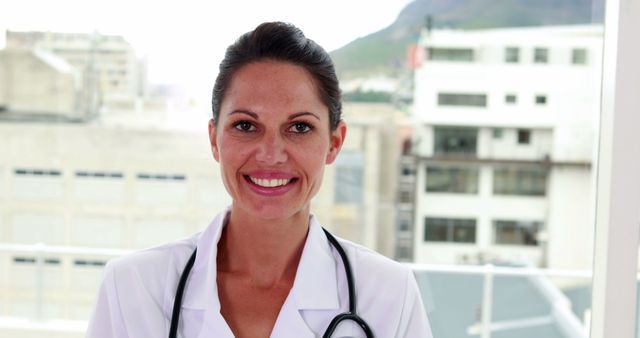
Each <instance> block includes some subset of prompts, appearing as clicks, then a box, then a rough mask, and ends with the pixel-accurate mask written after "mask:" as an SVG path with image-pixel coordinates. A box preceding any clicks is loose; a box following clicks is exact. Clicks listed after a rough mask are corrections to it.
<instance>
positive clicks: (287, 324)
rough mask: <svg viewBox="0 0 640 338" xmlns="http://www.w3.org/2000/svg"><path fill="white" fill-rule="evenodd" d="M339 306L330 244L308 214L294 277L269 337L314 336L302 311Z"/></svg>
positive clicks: (318, 225) (329, 308)
mask: <svg viewBox="0 0 640 338" xmlns="http://www.w3.org/2000/svg"><path fill="white" fill-rule="evenodd" d="M339 306H340V303H339V299H338V291H337V280H336V263H335V260H334V257H333V254H332V252H331V247H330V244H329V242H328V241H327V238H326V236H325V235H324V232H323V231H322V227H321V226H320V224H318V222H317V221H316V220H315V218H314V217H311V219H310V221H309V233H308V235H307V240H306V243H305V246H304V249H303V251H302V256H301V257H300V263H299V264H298V270H297V272H296V278H295V281H294V283H293V287H292V288H291V291H290V292H289V296H288V297H287V299H286V301H285V303H284V304H283V306H282V309H281V310H280V314H279V315H278V319H277V320H276V324H275V326H274V328H273V331H272V333H271V338H288V337H300V338H314V337H316V333H314V331H313V330H312V329H311V328H310V327H309V323H307V322H306V320H305V318H304V315H305V313H306V312H307V311H327V310H336V309H338V308H339ZM327 312H331V311H327Z"/></svg>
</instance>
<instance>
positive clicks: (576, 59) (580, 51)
mask: <svg viewBox="0 0 640 338" xmlns="http://www.w3.org/2000/svg"><path fill="white" fill-rule="evenodd" d="M571 63H573V64H574V65H586V64H587V50H586V49H584V48H574V49H573V50H572V51H571Z"/></svg>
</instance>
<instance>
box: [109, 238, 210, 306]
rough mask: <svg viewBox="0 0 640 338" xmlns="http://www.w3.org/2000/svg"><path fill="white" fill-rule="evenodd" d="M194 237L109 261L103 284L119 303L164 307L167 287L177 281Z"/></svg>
mask: <svg viewBox="0 0 640 338" xmlns="http://www.w3.org/2000/svg"><path fill="white" fill-rule="evenodd" d="M197 236H198V234H196V235H193V236H191V237H189V238H185V239H181V240H178V241H174V242H170V243H167V244H163V245H159V246H156V247H152V248H148V249H145V250H141V251H136V252H133V253H130V254H127V255H124V256H122V257H119V258H115V259H112V260H110V261H109V262H108V263H107V266H106V267H105V272H104V282H103V283H104V284H105V286H106V287H111V288H113V289H114V290H112V294H113V295H114V296H116V297H117V298H118V299H119V300H120V301H121V302H127V303H128V302H148V301H151V302H154V303H156V304H163V299H164V293H165V289H166V286H167V285H172V284H170V283H173V281H174V280H176V279H177V278H179V277H178V276H179V274H180V271H182V268H183V267H184V265H185V264H186V261H187V259H188V258H189V255H190V253H191V252H192V251H193V249H194V248H195V242H196V240H197Z"/></svg>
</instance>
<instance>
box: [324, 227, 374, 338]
mask: <svg viewBox="0 0 640 338" xmlns="http://www.w3.org/2000/svg"><path fill="white" fill-rule="evenodd" d="M322 230H323V231H324V234H325V235H326V236H327V238H328V239H329V242H331V245H333V247H334V248H336V251H338V254H339V255H340V258H341V259H342V264H344V272H345V275H346V276H347V287H348V289H349V312H345V313H342V314H339V315H337V316H335V318H333V320H331V323H329V326H328V327H327V330H326V331H325V333H324V335H322V338H329V337H331V335H332V334H333V331H335V329H336V328H337V327H338V324H340V322H342V321H343V320H353V321H354V322H356V323H357V324H358V325H360V327H361V328H362V330H363V331H364V333H365V334H366V336H367V338H374V336H373V332H372V331H371V328H369V325H367V322H365V321H364V319H362V318H360V316H358V314H357V312H356V286H355V283H354V281H353V272H352V271H351V263H349V258H348V257H347V254H346V253H345V252H344V249H343V248H342V245H340V243H338V240H337V239H336V238H335V237H333V235H332V234H331V233H330V232H329V231H327V229H325V228H322Z"/></svg>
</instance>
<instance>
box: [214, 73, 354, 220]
mask: <svg viewBox="0 0 640 338" xmlns="http://www.w3.org/2000/svg"><path fill="white" fill-rule="evenodd" d="M345 133H346V125H345V124H344V123H343V122H340V125H339V126H338V128H337V129H336V130H335V131H331V130H330V128H329V109H328V108H327V106H325V105H324V104H323V103H322V101H321V100H320V97H319V96H318V93H317V89H316V85H315V84H314V81H313V78H312V76H311V75H310V74H309V73H308V72H307V71H306V70H305V69H304V68H302V67H300V66H296V65H294V64H291V63H286V62H278V61H260V62H256V63H251V64H248V65H245V66H243V67H242V68H240V69H239V70H238V71H237V72H236V73H235V75H234V77H233V79H232V80H231V82H230V84H229V87H228V88H227V91H226V94H225V97H224V100H223V101H222V104H221V107H220V116H219V118H218V124H217V126H214V125H213V123H212V122H210V123H209V137H210V140H211V147H212V151H213V156H214V158H215V159H216V161H218V162H219V163H220V167H221V171H222V178H223V181H224V185H225V187H226V188H227V191H229V194H230V195H231V197H232V198H233V209H234V211H235V210H238V211H240V210H242V212H244V213H246V214H250V215H252V216H254V217H257V218H262V219H271V220H277V219H286V218H288V217H292V216H294V215H296V214H299V213H300V212H303V213H308V212H309V202H310V200H311V198H312V197H313V196H314V195H315V194H316V193H317V192H318V189H319V188H320V184H321V182H322V176H323V172H324V166H325V165H326V164H330V163H332V162H333V161H334V160H335V158H336V156H337V155H338V152H339V151H340V147H341V146H342V143H343V140H344V137H345Z"/></svg>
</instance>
